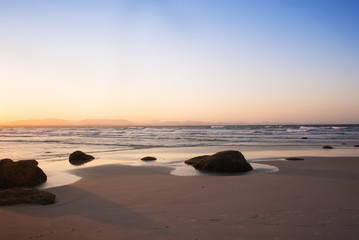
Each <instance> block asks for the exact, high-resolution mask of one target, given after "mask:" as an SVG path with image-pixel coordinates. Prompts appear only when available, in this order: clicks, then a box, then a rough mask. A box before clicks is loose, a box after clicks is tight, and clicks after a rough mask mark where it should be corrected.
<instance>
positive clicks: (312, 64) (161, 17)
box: [0, 0, 359, 123]
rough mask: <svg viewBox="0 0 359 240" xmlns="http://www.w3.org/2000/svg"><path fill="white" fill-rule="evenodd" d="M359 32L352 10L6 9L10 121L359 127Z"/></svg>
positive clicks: (67, 5)
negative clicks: (118, 120) (116, 120)
mask: <svg viewBox="0 0 359 240" xmlns="http://www.w3.org/2000/svg"><path fill="white" fill-rule="evenodd" d="M358 26H359V1H345V0H344V1H339V0H337V1H335V0H312V1H294V0H293V1H289V0H262V1H259V0H258V1H256V0H254V1H144V0H143V1H0V36H1V38H0V51H1V52H2V54H1V56H0V63H1V66H2V67H1V68H2V70H1V72H0V81H1V85H2V88H1V90H2V91H1V92H2V94H1V96H0V102H1V103H0V107H1V109H3V110H2V111H1V113H0V120H4V121H10V120H18V119H34V118H35V119H39V118H54V117H55V118H64V119H69V120H79V119H85V118H126V119H129V120H133V121H148V120H154V119H157V120H163V121H176V120H179V121H183V120H199V121H230V122H245V123H260V122H300V123H302V122H304V123H312V122H321V123H322V122H324V123H331V122H342V123H358V122H359V111H358V110H359V97H358V96H357V89H359V81H358V76H359V75H358V74H359V67H358V66H359V30H358ZM10 99H11V100H10Z"/></svg>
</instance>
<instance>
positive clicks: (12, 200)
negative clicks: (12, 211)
mask: <svg viewBox="0 0 359 240" xmlns="http://www.w3.org/2000/svg"><path fill="white" fill-rule="evenodd" d="M55 200H56V196H55V195H54V194H52V193H49V192H45V191H42V190H38V189H35V188H28V187H13V188H9V189H5V190H1V191H0V205H13V204H21V203H34V204H42V205H47V204H53V203H54V202H55Z"/></svg>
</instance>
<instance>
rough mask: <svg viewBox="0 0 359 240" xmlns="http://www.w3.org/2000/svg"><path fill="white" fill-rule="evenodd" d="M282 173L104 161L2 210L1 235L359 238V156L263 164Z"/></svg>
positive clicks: (93, 237) (30, 237)
mask: <svg viewBox="0 0 359 240" xmlns="http://www.w3.org/2000/svg"><path fill="white" fill-rule="evenodd" d="M266 164H268V165H271V166H275V167H277V168H278V169H279V171H277V172H274V173H264V174H253V175H235V176H175V175H172V174H170V173H171V171H172V170H173V168H168V167H162V166H156V165H150V164H149V165H141V166H129V165H120V164H108V165H101V166H94V167H87V168H81V169H74V170H71V173H72V174H75V175H77V176H79V177H81V179H80V180H78V181H76V182H74V183H71V184H69V185H64V186H59V187H54V188H49V189H47V191H49V192H52V193H54V194H56V196H57V201H56V203H55V204H54V205H48V206H40V205H16V206H6V207H1V208H0V215H1V220H0V225H1V232H0V238H1V239H9V240H10V239H69V240H70V239H357V238H358V236H359V228H358V225H359V207H358V204H357V203H358V202H359V192H358V187H359V170H358V169H359V157H306V158H305V160H303V161H284V160H277V161H266Z"/></svg>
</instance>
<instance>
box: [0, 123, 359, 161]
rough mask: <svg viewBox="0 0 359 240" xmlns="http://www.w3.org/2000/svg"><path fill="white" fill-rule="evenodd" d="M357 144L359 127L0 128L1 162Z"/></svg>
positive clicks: (344, 147)
mask: <svg viewBox="0 0 359 240" xmlns="http://www.w3.org/2000/svg"><path fill="white" fill-rule="evenodd" d="M356 144H359V125H240V126H218V125H216V126H175V127H173V126H171V127H168V126H163V127H2V128H0V159H2V158H11V159H14V160H19V159H36V160H39V161H41V160H47V161H61V160H67V159H68V156H69V154H70V153H72V152H74V151H76V150H81V151H84V152H86V153H88V154H93V155H97V156H101V154H104V153H116V152H118V153H120V152H122V151H131V150H138V149H155V148H167V149H176V148H177V149H179V148H181V149H183V148H189V147H208V148H210V147H214V146H215V147H223V149H233V148H236V149H241V148H244V149H248V148H251V147H253V148H256V149H262V148H263V149H319V148H321V147H322V146H323V145H331V146H333V147H334V148H336V149H338V148H339V149H346V148H354V145H356Z"/></svg>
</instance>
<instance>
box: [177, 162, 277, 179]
mask: <svg viewBox="0 0 359 240" xmlns="http://www.w3.org/2000/svg"><path fill="white" fill-rule="evenodd" d="M251 165H252V167H253V170H252V171H249V172H244V173H235V174H231V173H210V172H201V171H198V170H196V169H195V168H194V167H192V166H189V165H184V166H181V167H178V168H176V169H174V170H173V171H172V172H171V174H172V175H176V176H236V175H253V174H264V173H274V172H277V171H279V168H277V167H274V166H271V165H267V164H261V163H251Z"/></svg>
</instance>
